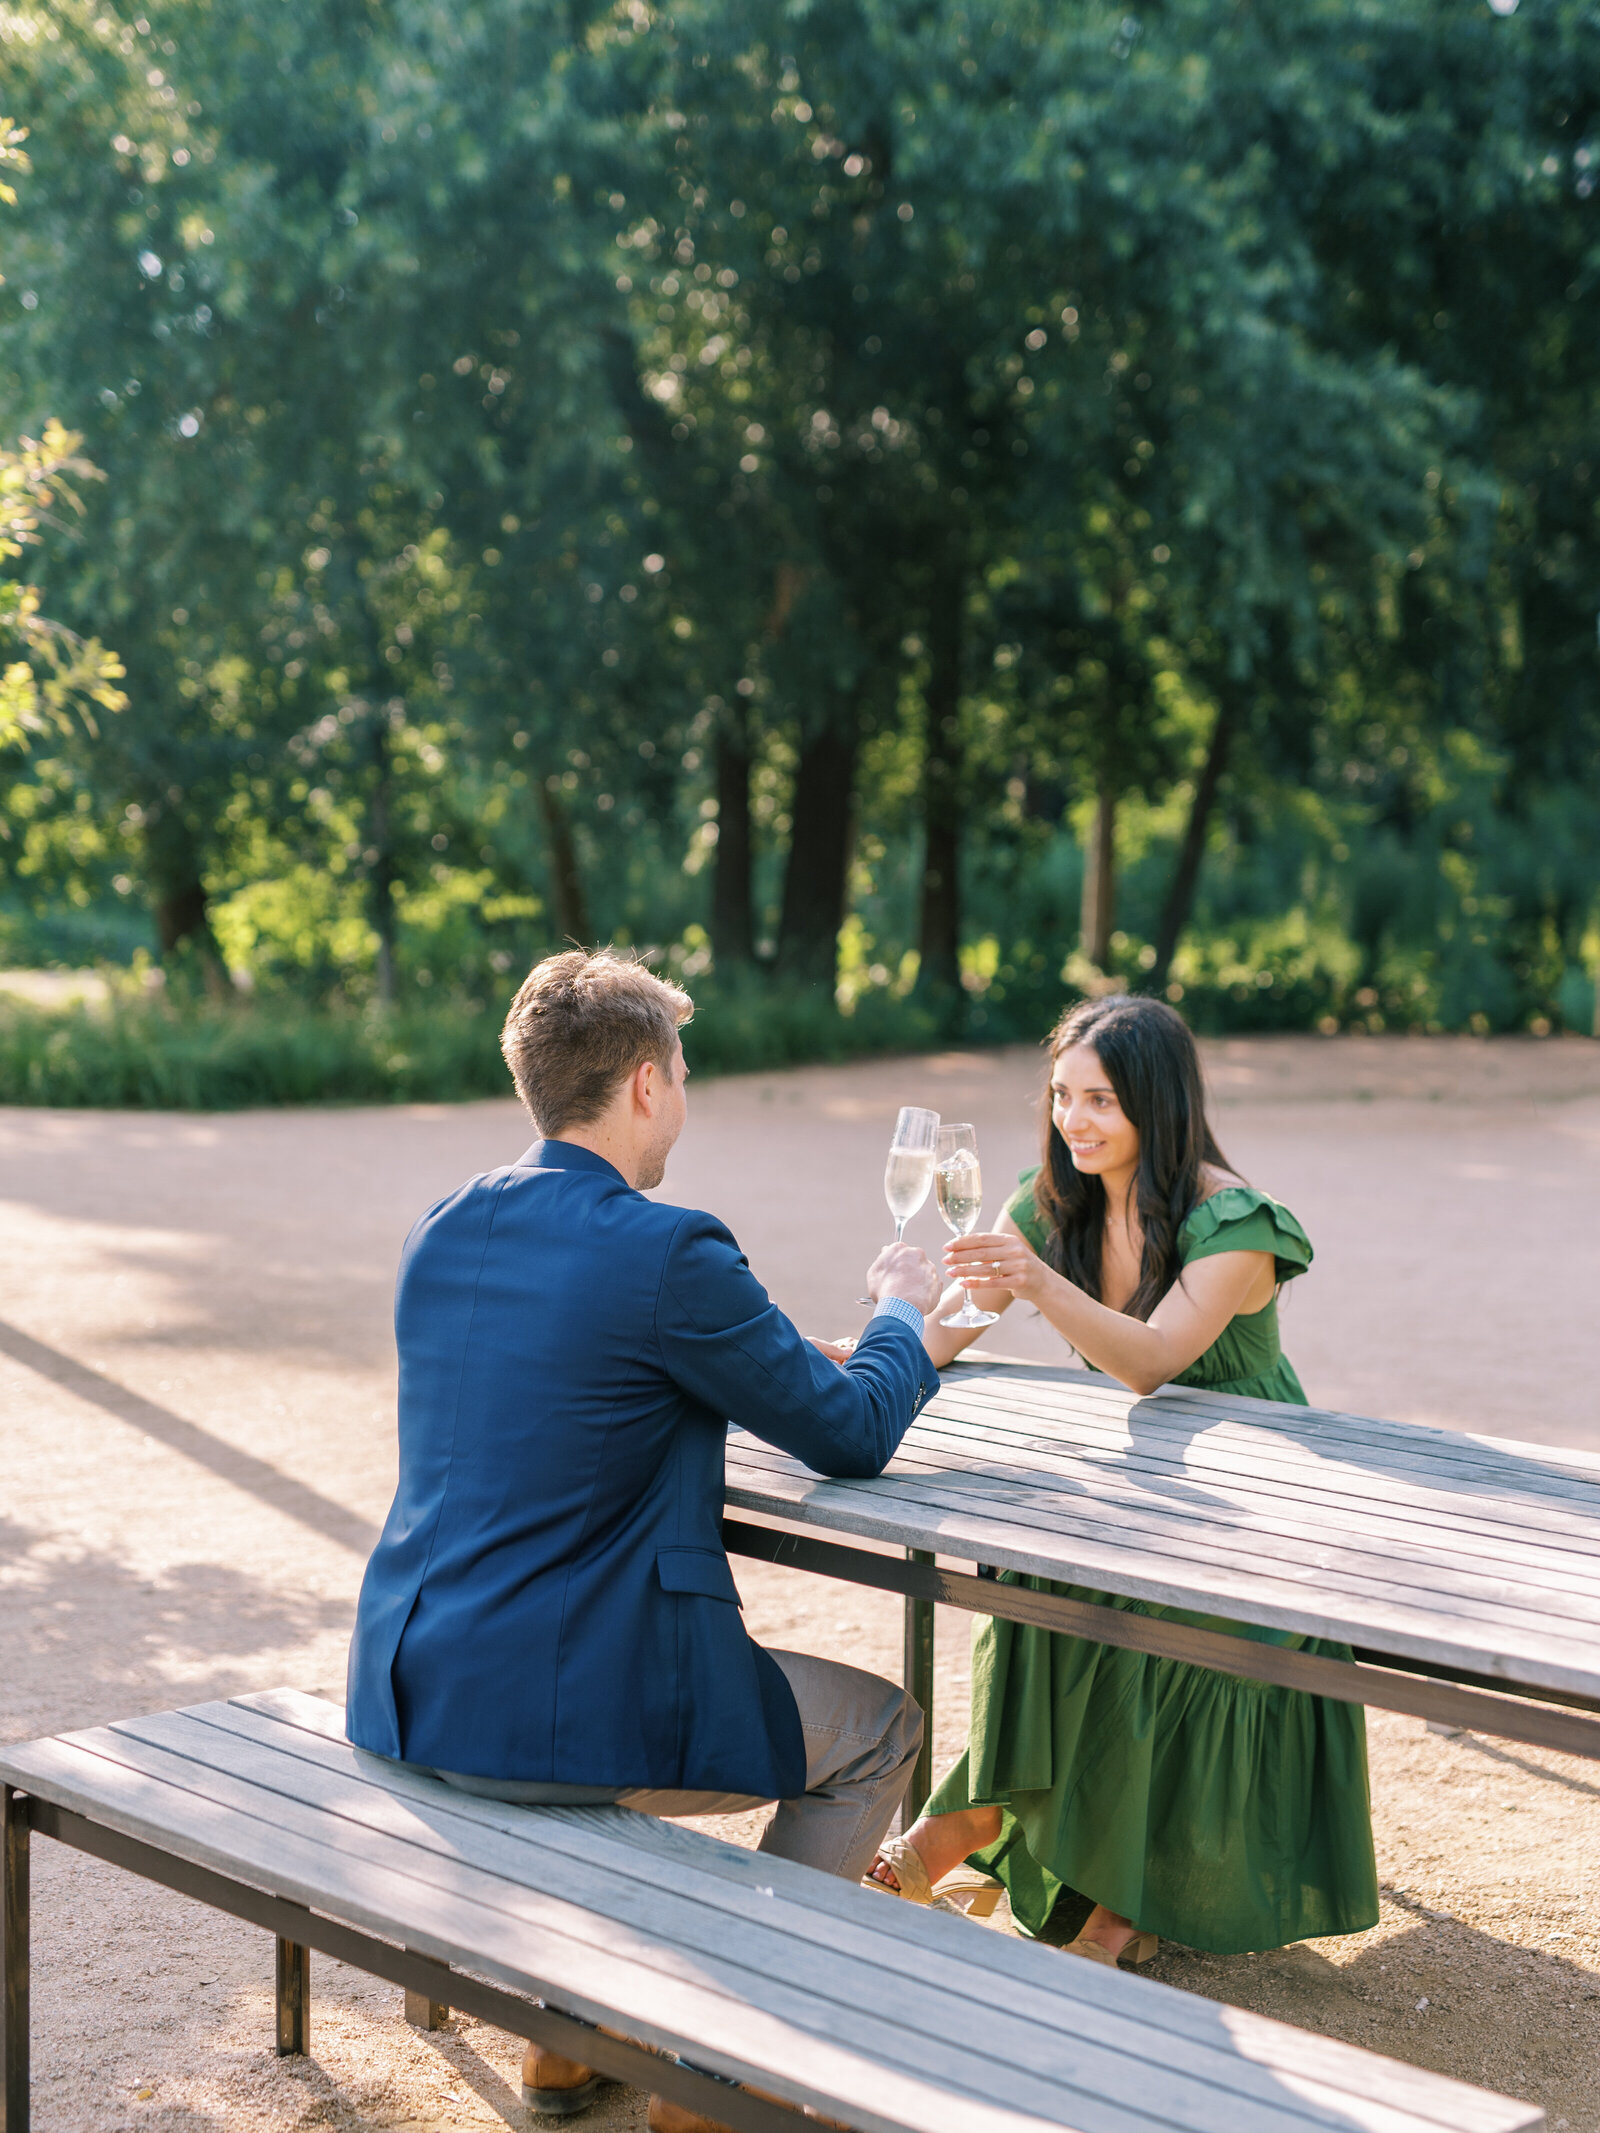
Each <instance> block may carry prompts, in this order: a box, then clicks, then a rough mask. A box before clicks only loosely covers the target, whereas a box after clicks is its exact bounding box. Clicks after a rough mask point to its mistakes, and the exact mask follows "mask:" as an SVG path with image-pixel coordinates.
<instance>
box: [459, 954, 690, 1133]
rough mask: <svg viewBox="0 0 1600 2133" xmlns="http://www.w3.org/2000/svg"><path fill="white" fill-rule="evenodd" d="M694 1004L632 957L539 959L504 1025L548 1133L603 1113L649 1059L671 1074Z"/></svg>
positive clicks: (529, 1099) (508, 1056)
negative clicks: (678, 1040)
mask: <svg viewBox="0 0 1600 2133" xmlns="http://www.w3.org/2000/svg"><path fill="white" fill-rule="evenodd" d="M693 1013H694V1002H693V1001H692V1000H691V999H690V998H689V995H688V994H687V993H686V992H684V991H682V990H681V989H680V988H679V987H678V986H676V985H669V984H668V983H667V982H666V980H665V979H664V978H658V977H657V976H656V975H655V973H654V971H652V970H650V969H648V968H647V967H646V966H645V964H644V963H642V962H641V961H640V960H639V958H638V957H637V956H636V955H626V954H620V953H619V952H618V951H617V950H616V949H615V948H599V949H596V950H595V951H594V952H593V953H592V954H591V953H590V952H589V950H588V949H585V948H569V949H567V950H565V951H564V952H563V953H562V954H560V955H547V956H546V957H545V959H544V961H543V962H542V963H535V964H534V966H533V968H532V969H531V970H530V971H529V972H528V975H527V976H526V977H525V978H524V979H523V981H522V984H521V986H520V987H519V988H518V992H517V997H516V998H515V999H514V1000H513V1001H512V1003H511V1012H510V1013H509V1014H508V1015H507V1016H506V1026H505V1028H504V1029H503V1030H502V1031H501V1033H500V1049H501V1051H502V1052H503V1053H504V1054H505V1061H506V1065H507V1066H508V1067H509V1068H510V1069H511V1078H512V1080H513V1081H514V1082H515V1083H516V1085H517V1094H518V1095H519V1096H520V1097H521V1098H522V1101H523V1103H524V1104H525V1105H526V1106H527V1109H528V1111H529V1113H530V1115H531V1116H532V1118H533V1122H534V1124H535V1125H536V1126H537V1127H538V1128H539V1131H540V1132H541V1133H543V1134H544V1135H546V1136H547V1137H548V1136H550V1135H552V1134H560V1133H562V1132H563V1131H564V1130H565V1129H566V1128H567V1127H568V1126H580V1125H587V1124H588V1123H589V1122H590V1121H591V1120H593V1119H596V1118H598V1117H599V1116H600V1114H601V1112H602V1111H603V1110H604V1109H605V1107H606V1105H607V1104H608V1103H609V1102H610V1101H611V1099H612V1097H613V1096H614V1095H615V1094H616V1092H617V1090H618V1089H619V1088H620V1087H621V1085H622V1083H623V1082H625V1081H626V1080H627V1078H628V1076H629V1075H630V1074H632V1073H633V1072H634V1070H635V1068H637V1067H639V1066H642V1065H643V1064H644V1062H645V1060H647V1059H653V1060H654V1061H655V1063H656V1065H657V1066H659V1067H660V1069H661V1071H662V1073H663V1074H665V1075H666V1077H667V1079H668V1080H669V1081H670V1080H671V1078H672V1062H673V1055H674V1052H675V1050H676V1048H677V1037H678V1031H679V1029H680V1028H681V1027H682V1025H683V1024H684V1023H685V1022H687V1021H688V1019H689V1017H690V1016H691V1015H692V1014H693Z"/></svg>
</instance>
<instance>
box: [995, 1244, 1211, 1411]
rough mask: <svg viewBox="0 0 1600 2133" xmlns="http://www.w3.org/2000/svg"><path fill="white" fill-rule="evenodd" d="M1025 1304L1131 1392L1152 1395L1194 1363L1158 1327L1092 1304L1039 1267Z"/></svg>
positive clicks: (1072, 1285) (1060, 1277)
mask: <svg viewBox="0 0 1600 2133" xmlns="http://www.w3.org/2000/svg"><path fill="white" fill-rule="evenodd" d="M1028 1300H1029V1302H1030V1303H1033V1304H1035V1305H1037V1307H1038V1309H1039V1311H1040V1313H1041V1314H1042V1316H1043V1317H1044V1318H1045V1319H1046V1320H1047V1321H1048V1322H1049V1324H1050V1325H1052V1326H1054V1328H1055V1330H1056V1331H1057V1332H1058V1333H1059V1334H1060V1335H1061V1337H1062V1339H1063V1340H1065V1341H1068V1342H1070V1344H1071V1345H1072V1346H1073V1347H1074V1348H1076V1349H1077V1351H1078V1353H1079V1354H1080V1355H1081V1356H1082V1357H1083V1359H1084V1361H1085V1362H1086V1363H1093V1365H1094V1366H1095V1368H1096V1369H1097V1370H1103V1371H1105V1372H1106V1374H1107V1375H1108V1376H1109V1377H1114V1378H1120V1379H1121V1380H1122V1382H1123V1384H1124V1385H1126V1386H1127V1387H1128V1389H1129V1391H1130V1392H1138V1393H1149V1392H1154V1391H1155V1389H1156V1387H1157V1386H1158V1385H1165V1384H1166V1383H1167V1382H1168V1381H1169V1380H1170V1379H1171V1378H1174V1377H1176V1376H1177V1374H1178V1372H1179V1371H1180V1370H1185V1369H1187V1368H1188V1366H1189V1364H1190V1363H1191V1362H1193V1360H1194V1358H1193V1356H1191V1355H1187V1354H1182V1353H1180V1352H1179V1344H1178V1343H1177V1342H1175V1341H1174V1340H1173V1339H1172V1338H1171V1336H1170V1335H1169V1334H1166V1333H1163V1332H1162V1330H1161V1329H1160V1328H1159V1327H1157V1326H1150V1325H1146V1324H1145V1323H1144V1321H1143V1320H1142V1319H1137V1318H1129V1317H1128V1316H1127V1315H1126V1314H1125V1313H1124V1312H1121V1311H1112V1310H1109V1309H1108V1308H1107V1306H1106V1305H1105V1304H1103V1303H1096V1301H1095V1299H1094V1298H1093V1297H1092V1296H1086V1295H1085V1294H1084V1292H1083V1291H1082V1289H1080V1288H1078V1287H1077V1285H1076V1284H1075V1283H1073V1282H1070V1281H1068V1280H1067V1278H1066V1276H1065V1275H1064V1274H1057V1273H1055V1272H1053V1271H1052V1270H1051V1269H1050V1268H1049V1267H1045V1266H1041V1267H1040V1269H1039V1272H1038V1274H1037V1275H1036V1276H1035V1281H1034V1286H1033V1288H1032V1290H1031V1292H1030V1295H1029V1299H1028Z"/></svg>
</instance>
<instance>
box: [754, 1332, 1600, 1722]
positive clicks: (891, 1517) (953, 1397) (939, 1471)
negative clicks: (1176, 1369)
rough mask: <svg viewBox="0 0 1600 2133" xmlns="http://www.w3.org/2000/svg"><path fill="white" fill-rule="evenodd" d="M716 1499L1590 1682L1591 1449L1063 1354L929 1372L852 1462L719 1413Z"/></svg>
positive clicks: (1510, 1672) (1596, 1675) (1509, 1675)
mask: <svg viewBox="0 0 1600 2133" xmlns="http://www.w3.org/2000/svg"><path fill="white" fill-rule="evenodd" d="M727 1500H728V1503H729V1505H730V1506H731V1507H737V1508H738V1509H740V1510H745V1511H753V1512H756V1513H758V1514H761V1515H764V1516H768V1517H775V1518H778V1519H780V1520H784V1521H788V1522H790V1523H794V1524H799V1525H803V1526H805V1527H806V1528H808V1529H809V1530H812V1531H819V1532H829V1531H831V1532H835V1533H839V1534H854V1535H857V1536H860V1537H862V1538H867V1539H872V1540H875V1541H878V1542H881V1543H887V1544H889V1545H891V1546H895V1547H902V1548H912V1549H920V1550H925V1551H929V1552H933V1553H936V1554H939V1555H943V1556H945V1557H946V1558H950V1557H954V1558H957V1559H961V1560H965V1561H969V1562H970V1561H977V1562H984V1563H991V1564H994V1565H996V1566H997V1567H1000V1568H1003V1569H1010V1570H1015V1571H1018V1572H1021V1573H1023V1574H1025V1575H1031V1576H1035V1577H1044V1578H1051V1579H1054V1580H1056V1581H1058V1582H1061V1583H1065V1584H1076V1585H1081V1586H1088V1587H1090V1588H1092V1589H1095V1590H1099V1591H1104V1592H1107V1593H1110V1594H1113V1595H1116V1596H1119V1597H1122V1598H1126V1599H1132V1600H1138V1601H1143V1602H1146V1603H1149V1604H1155V1605H1157V1606H1167V1607H1179V1608H1184V1609H1187V1610H1192V1611H1194V1612H1198V1613H1202V1614H1212V1615H1217V1616H1221V1617H1223V1618H1225V1619H1232V1620H1235V1621H1238V1622H1241V1623H1245V1624H1248V1625H1251V1626H1254V1627H1259V1628H1266V1629H1275V1630H1280V1631H1286V1632H1288V1633H1290V1634H1293V1635H1302V1636H1304V1635H1310V1636H1320V1637H1324V1638H1331V1639H1337V1640H1341V1641H1344V1642H1348V1643H1351V1644H1354V1645H1358V1646H1361V1647H1364V1648H1366V1649H1369V1650H1373V1651H1379V1652H1382V1653H1384V1654H1385V1655H1386V1656H1388V1657H1391V1658H1394V1659H1397V1660H1401V1661H1405V1660H1408V1659H1409V1660H1412V1661H1414V1662H1416V1663H1418V1664H1422V1665H1432V1666H1442V1667H1446V1668H1454V1669H1457V1670H1459V1671H1461V1672H1464V1673H1471V1674H1480V1675H1485V1676H1487V1677H1489V1678H1492V1679H1498V1680H1504V1681H1506V1682H1509V1683H1515V1684H1517V1685H1518V1686H1519V1687H1522V1688H1525V1689H1531V1690H1535V1691H1537V1690H1539V1689H1546V1690H1549V1691H1551V1692H1555V1693H1562V1694H1568V1695H1576V1696H1587V1697H1594V1698H1600V1460H1596V1459H1584V1458H1570V1459H1569V1458H1565V1457H1564V1455H1552V1456H1550V1457H1547V1456H1545V1455H1544V1454H1543V1452H1542V1450H1535V1449H1532V1448H1519V1447H1517V1446H1514V1445H1508V1444H1506V1443H1504V1442H1503V1441H1501V1440H1493V1439H1468V1438H1456V1437H1452V1436H1451V1435H1450V1434H1449V1433H1446V1432H1441V1431H1433V1430H1422V1429H1413V1428H1411V1427H1409V1426H1408V1425H1406V1424H1401V1423H1384V1422H1377V1421H1375V1422H1372V1423H1370V1424H1368V1423H1367V1422H1365V1421H1364V1420H1363V1418H1361V1417H1356V1416H1343V1415H1327V1414H1324V1413H1322V1412H1321V1411H1319V1410H1316V1409H1311V1408H1299V1407H1283V1406H1275V1405H1273V1404H1271V1403H1268V1402H1263V1401H1234V1400H1223V1399H1220V1398H1218V1397H1217V1396H1213V1395H1204V1394H1199V1393H1192V1392H1188V1391H1175V1392H1169V1393H1166V1394H1162V1395H1160V1396H1158V1397H1156V1398H1153V1399H1146V1400H1138V1399H1136V1398H1135V1396H1134V1395H1133V1394H1131V1393H1129V1392H1128V1391H1127V1390H1126V1389H1125V1388H1124V1387H1122V1386H1120V1385H1117V1384H1116V1383H1115V1382H1114V1381H1112V1380H1109V1379H1105V1380H1102V1379H1097V1378H1095V1377H1092V1376H1090V1375H1089V1374H1087V1373H1084V1372H1080V1371H1070V1370H1058V1369H1031V1370H1030V1369H1027V1368H1023V1367H1021V1366H1017V1365H999V1364H993V1363H987V1364H984V1365H979V1366H965V1367H963V1368H961V1369H958V1370H956V1371H953V1372H952V1373H951V1374H950V1378H949V1381H948V1383H947V1385H946V1386H945V1387H944V1389H942V1390H941V1391H940V1393H939V1394H938V1395H937V1396H936V1398H935V1399H934V1400H933V1401H931V1402H930V1403H929V1405H928V1407H927V1409H926V1410H925V1411H924V1413H923V1415H922V1416H921V1417H919V1419H918V1421H917V1422H916V1423H915V1424H914V1425H913V1427H912V1429H911V1430H910V1431H909V1432H908V1433H907V1436H906V1438H905V1440H904V1442H903V1444H902V1446H901V1449H900V1452H899V1454H898V1455H897V1459H896V1461H895V1463H894V1464H893V1465H892V1466H891V1468H890V1470H889V1472H888V1473H887V1474H886V1475H884V1476H883V1477H882V1478H880V1479H879V1480H876V1481H870V1482H867V1481H830V1480H823V1479H821V1478H819V1477H817V1476H816V1475H813V1474H809V1473H807V1471H806V1470H805V1469H804V1468H803V1467H802V1466H800V1464H799V1463H798V1462H797V1461H795V1460H792V1459H789V1458H788V1457H787V1456H786V1455H785V1454H783V1453H781V1452H778V1451H776V1450H775V1449H773V1448H772V1447H770V1446H767V1445H764V1444H762V1443H761V1442H760V1441H759V1440H757V1439H754V1438H752V1437H749V1436H748V1435H745V1434H743V1433H737V1432H736V1433H733V1434H731V1435H730V1438H729V1444H728V1455H727Z"/></svg>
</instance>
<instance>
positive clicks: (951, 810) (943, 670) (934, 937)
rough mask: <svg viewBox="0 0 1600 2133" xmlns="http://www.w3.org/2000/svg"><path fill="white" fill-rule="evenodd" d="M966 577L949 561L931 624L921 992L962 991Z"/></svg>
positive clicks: (924, 783)
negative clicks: (963, 727) (963, 725)
mask: <svg viewBox="0 0 1600 2133" xmlns="http://www.w3.org/2000/svg"><path fill="white" fill-rule="evenodd" d="M965 595H966V584H965V575H964V572H963V571H962V568H961V565H960V563H959V561H958V560H956V559H954V558H951V559H950V560H949V561H948V562H947V563H946V566H945V567H944V568H943V569H942V570H940V572H939V573H938V575H937V578H936V580H935V590H934V601H933V608H932V612H931V613H930V615H929V617H928V649H929V653H930V655H931V660H930V670H929V674H928V733H927V741H926V745H925V747H924V751H923V760H922V822H923V830H924V838H925V841H924V848H923V856H922V911H921V923H920V925H919V927H918V948H919V950H920V962H919V968H918V971H917V989H918V991H919V992H937V993H956V992H958V991H959V989H960V985H961V954H960V950H961V873H960V867H961V797H962V796H961V773H962V767H963V766H962V748H961V684H962V660H963V653H964V650H965V644H964V630H963V625H964V621H965V616H964V614H963V604H964V600H965Z"/></svg>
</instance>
